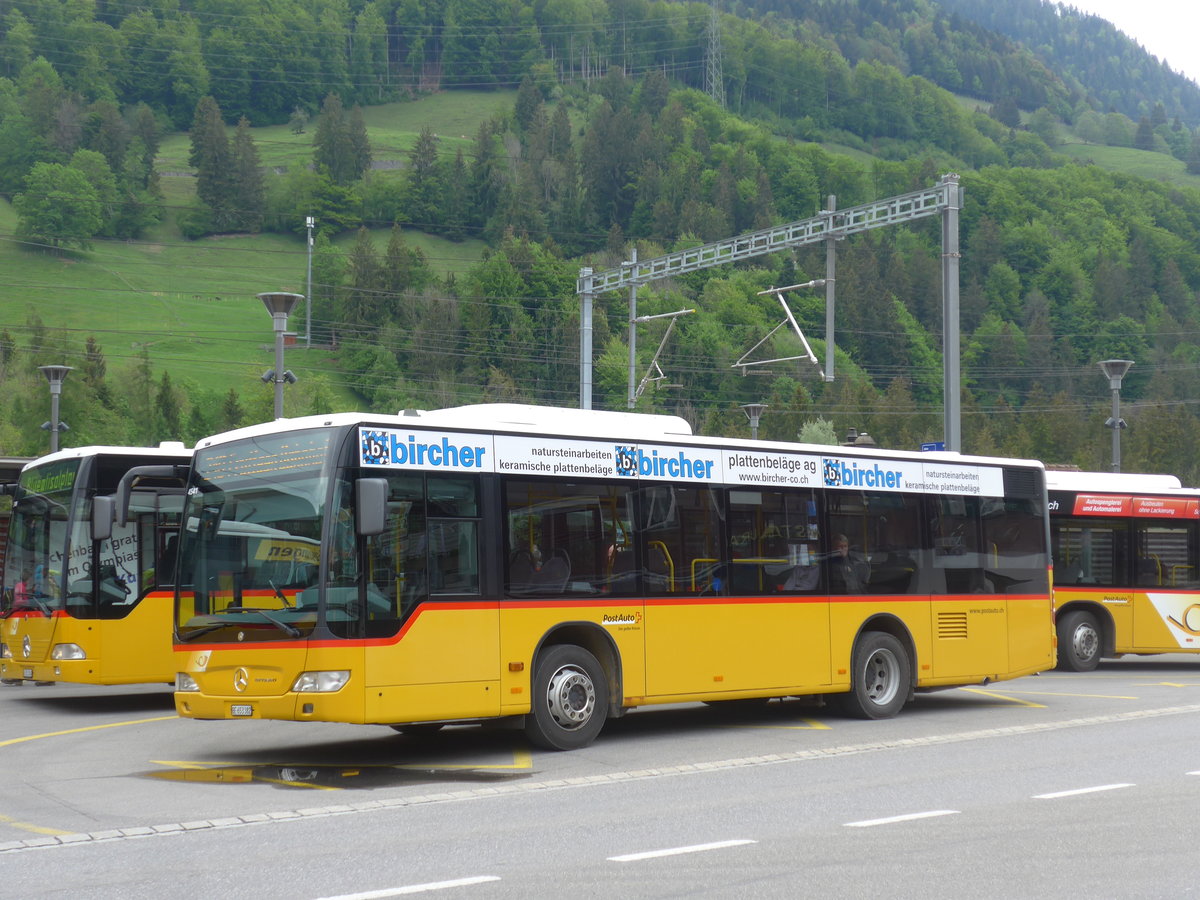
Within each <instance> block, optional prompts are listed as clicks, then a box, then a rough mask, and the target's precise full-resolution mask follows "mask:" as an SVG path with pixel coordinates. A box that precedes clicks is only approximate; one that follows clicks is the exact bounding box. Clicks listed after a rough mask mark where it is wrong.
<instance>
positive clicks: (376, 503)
mask: <svg viewBox="0 0 1200 900" xmlns="http://www.w3.org/2000/svg"><path fill="white" fill-rule="evenodd" d="M387 495H388V483H387V479H386V478H360V479H358V481H356V482H355V483H354V501H355V505H356V506H357V507H358V515H357V516H356V518H355V521H356V522H357V523H358V524H357V528H356V530H357V531H358V533H359V534H360V535H362V536H363V537H371V535H375V534H383V530H384V528H385V527H386V525H387Z"/></svg>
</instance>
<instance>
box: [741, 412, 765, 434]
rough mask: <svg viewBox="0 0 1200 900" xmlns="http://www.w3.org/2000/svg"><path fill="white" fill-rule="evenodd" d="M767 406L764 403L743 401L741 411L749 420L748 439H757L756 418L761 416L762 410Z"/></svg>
mask: <svg viewBox="0 0 1200 900" xmlns="http://www.w3.org/2000/svg"><path fill="white" fill-rule="evenodd" d="M766 408H767V404H765V403H743V404H742V412H744V413H745V414H746V418H747V419H749V420H750V439H751V440H753V441H757V440H758V420H759V419H760V418H761V417H762V414H763V410H764V409H766Z"/></svg>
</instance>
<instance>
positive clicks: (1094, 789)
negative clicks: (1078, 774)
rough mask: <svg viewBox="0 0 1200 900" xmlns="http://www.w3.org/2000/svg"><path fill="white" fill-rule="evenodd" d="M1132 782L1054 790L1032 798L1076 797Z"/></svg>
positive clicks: (1116, 788)
mask: <svg viewBox="0 0 1200 900" xmlns="http://www.w3.org/2000/svg"><path fill="white" fill-rule="evenodd" d="M1133 786H1134V785H1132V784H1098V785H1096V786H1095V787H1085V788H1076V789H1075V790H1073V791H1055V792H1054V793H1052V794H1034V795H1033V799H1034V800H1057V799H1058V798H1059V797H1077V796H1078V795H1080V794H1095V793H1097V792H1098V791H1117V790H1120V789H1121V788H1127V787H1133Z"/></svg>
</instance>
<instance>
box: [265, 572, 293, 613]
mask: <svg viewBox="0 0 1200 900" xmlns="http://www.w3.org/2000/svg"><path fill="white" fill-rule="evenodd" d="M267 584H269V585H270V586H271V590H273V591H274V592H275V596H276V597H278V598H279V599H280V600H282V601H283V605H284V606H286V607H288V608H289V609H291V608H293V607H295V605H296V604H294V603H292V601H291V600H289V599H288V598H287V597H286V596H285V595H284V593H283V591H281V590H280V589H279V588H277V587H276V586H275V582H274V581H272V580H271V579H270V578H268V579H267Z"/></svg>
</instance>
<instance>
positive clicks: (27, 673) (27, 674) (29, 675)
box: [21, 669, 33, 678]
mask: <svg viewBox="0 0 1200 900" xmlns="http://www.w3.org/2000/svg"><path fill="white" fill-rule="evenodd" d="M21 674H22V675H24V676H25V677H26V678H32V677H33V669H25V670H24V671H23V672H22V673H21Z"/></svg>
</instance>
